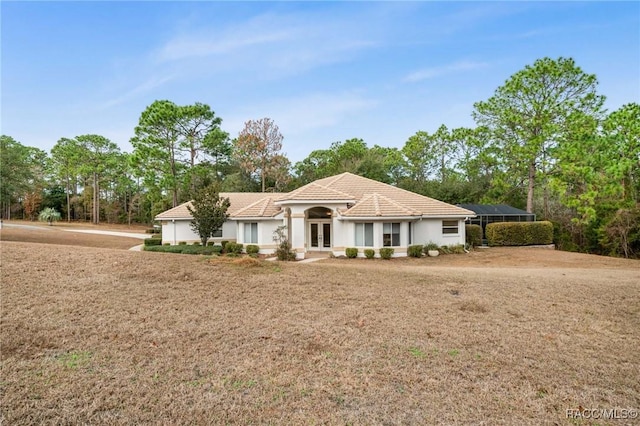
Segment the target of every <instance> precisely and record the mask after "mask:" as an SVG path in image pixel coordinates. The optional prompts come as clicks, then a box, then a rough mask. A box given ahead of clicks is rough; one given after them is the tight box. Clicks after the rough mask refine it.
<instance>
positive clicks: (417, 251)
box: [407, 246, 422, 257]
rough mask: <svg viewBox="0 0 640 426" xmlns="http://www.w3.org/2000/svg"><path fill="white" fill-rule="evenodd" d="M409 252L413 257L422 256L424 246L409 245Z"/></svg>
mask: <svg viewBox="0 0 640 426" xmlns="http://www.w3.org/2000/svg"><path fill="white" fill-rule="evenodd" d="M407 254H408V255H409V256H411V257H422V246H409V249H408V250H407Z"/></svg>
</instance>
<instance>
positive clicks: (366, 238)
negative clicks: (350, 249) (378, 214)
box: [356, 223, 373, 247]
mask: <svg viewBox="0 0 640 426" xmlns="http://www.w3.org/2000/svg"><path fill="white" fill-rule="evenodd" d="M356 246H358V247H373V223H356Z"/></svg>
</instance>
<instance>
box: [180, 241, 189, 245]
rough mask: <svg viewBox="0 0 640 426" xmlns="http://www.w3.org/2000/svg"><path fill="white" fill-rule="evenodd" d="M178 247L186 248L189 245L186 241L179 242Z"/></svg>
mask: <svg viewBox="0 0 640 426" xmlns="http://www.w3.org/2000/svg"><path fill="white" fill-rule="evenodd" d="M178 245H179V246H186V245H187V242H186V241H179V242H178Z"/></svg>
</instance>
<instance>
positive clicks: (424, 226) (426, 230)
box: [162, 205, 465, 259]
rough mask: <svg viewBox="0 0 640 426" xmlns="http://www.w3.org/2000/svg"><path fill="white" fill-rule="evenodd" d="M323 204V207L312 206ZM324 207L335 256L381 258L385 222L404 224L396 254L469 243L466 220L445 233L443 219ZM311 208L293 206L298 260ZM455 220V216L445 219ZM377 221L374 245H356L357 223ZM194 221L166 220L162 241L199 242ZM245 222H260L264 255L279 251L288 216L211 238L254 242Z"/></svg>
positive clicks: (227, 226) (231, 225)
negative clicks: (367, 216)
mask: <svg viewBox="0 0 640 426" xmlns="http://www.w3.org/2000/svg"><path fill="white" fill-rule="evenodd" d="M312 207H319V206H316V205H314V206H312ZM320 207H326V208H331V209H332V210H333V215H332V219H331V246H332V247H331V250H330V251H331V252H332V253H333V254H334V255H335V256H343V255H345V250H346V248H348V247H357V248H358V256H360V257H364V250H365V249H368V248H371V249H374V250H375V251H376V257H379V250H380V248H382V247H383V240H382V238H383V236H382V234H383V225H384V223H388V222H391V223H400V245H399V246H395V247H393V249H394V254H393V256H394V257H403V256H406V255H407V247H408V246H409V245H424V244H427V243H429V242H434V243H436V244H438V245H439V246H443V245H455V244H464V243H465V229H464V219H459V220H457V222H458V233H457V234H443V232H442V221H443V219H421V220H410V221H407V220H404V221H403V220H398V219H385V220H380V219H377V220H344V219H343V220H340V219H338V217H337V212H336V211H335V208H336V207H339V206H338V205H334V206H326V205H322V206H320ZM309 208H311V207H310V206H309V205H302V206H295V205H294V206H291V218H290V223H291V243H292V245H291V246H292V249H293V250H294V251H295V252H296V257H297V258H298V259H304V257H305V253H306V252H307V251H309V249H310V247H309V246H308V245H309V241H308V238H307V227H308V222H307V220H306V219H305V211H306V210H307V209H309ZM444 220H452V219H446V218H445V219H444ZM371 222H372V223H373V246H371V247H364V246H356V245H355V234H356V223H371ZM190 223H191V221H190V220H186V219H176V220H175V221H171V220H168V221H163V222H162V242H163V243H169V244H178V243H179V242H181V241H185V242H187V243H188V244H189V243H193V242H196V241H200V238H199V237H198V235H197V234H196V233H195V232H193V231H192V230H191V226H190ZM245 223H257V224H258V242H257V243H255V244H256V245H257V246H259V247H260V254H273V253H275V251H276V248H277V245H276V243H275V242H274V241H273V233H274V231H275V230H276V229H277V228H278V226H281V225H285V224H286V223H287V218H283V217H278V218H269V219H247V220H228V221H227V222H225V223H224V225H223V226H222V237H219V238H211V240H213V241H215V242H216V243H220V242H221V241H237V242H239V243H242V244H244V245H247V244H251V243H246V242H245V238H244V224H245ZM409 223H411V231H412V232H411V233H412V237H411V243H409Z"/></svg>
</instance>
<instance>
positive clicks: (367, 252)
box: [364, 249, 376, 259]
mask: <svg viewBox="0 0 640 426" xmlns="http://www.w3.org/2000/svg"><path fill="white" fill-rule="evenodd" d="M375 256H376V251H375V250H374V249H364V257H366V258H367V259H373V258H374V257H375Z"/></svg>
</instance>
